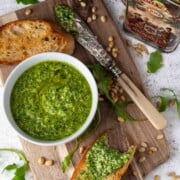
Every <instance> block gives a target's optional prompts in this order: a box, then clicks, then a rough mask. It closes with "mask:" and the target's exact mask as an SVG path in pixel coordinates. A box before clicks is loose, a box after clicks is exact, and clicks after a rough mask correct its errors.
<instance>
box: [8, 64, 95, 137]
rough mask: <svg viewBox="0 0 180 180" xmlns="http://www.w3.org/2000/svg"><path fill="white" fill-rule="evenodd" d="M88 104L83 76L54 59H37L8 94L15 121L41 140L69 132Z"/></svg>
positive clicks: (87, 110) (83, 117)
mask: <svg viewBox="0 0 180 180" xmlns="http://www.w3.org/2000/svg"><path fill="white" fill-rule="evenodd" d="M91 105H92V94H91V89H90V87H89V84H88V82H87V80H86V79H85V77H84V76H83V75H82V74H81V73H80V72H79V71H78V70H76V69H75V68H74V67H72V66H71V65H68V64H66V63H62V62H58V61H45V62H41V63H38V64H37V65H34V66H33V67H31V68H30V69H28V70H27V71H25V72H24V73H23V74H22V75H21V76H20V77H19V79H18V80H17V82H16V83H15V86H14V88H13V91H12V94H11V111H12V115H13V117H14V119H15V121H16V123H17V125H18V126H19V127H20V128H21V129H22V130H23V131H24V132H26V133H27V134H29V135H30V136H32V137H34V138H37V139H41V140H58V139H62V138H64V137H67V136H70V135H71V134H73V133H74V132H75V131H77V130H78V129H79V128H80V127H81V126H82V125H83V124H84V122H85V120H86V118H87V116H88V115H89V113H90V109H91Z"/></svg>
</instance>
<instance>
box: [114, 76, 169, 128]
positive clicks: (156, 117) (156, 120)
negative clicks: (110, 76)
mask: <svg viewBox="0 0 180 180" xmlns="http://www.w3.org/2000/svg"><path fill="white" fill-rule="evenodd" d="M117 81H118V82H119V84H120V85H121V87H122V88H123V89H124V90H125V91H126V93H127V94H128V95H129V96H130V97H131V99H132V100H133V101H134V102H135V103H136V104H137V106H138V107H139V109H140V110H141V111H142V112H143V114H144V115H145V116H146V117H147V119H148V120H149V121H150V122H151V123H152V125H153V126H154V127H155V128H156V129H163V128H165V126H166V124H167V122H166V119H165V118H164V117H163V116H162V114H160V113H159V112H158V111H157V109H156V108H155V107H154V106H153V105H152V104H151V103H150V101H149V100H148V99H147V98H146V97H145V96H144V95H143V93H142V92H141V91H140V90H139V89H138V88H137V87H136V85H135V84H134V83H133V82H132V81H131V80H130V78H129V77H128V76H127V75H126V74H124V73H122V74H121V75H120V76H119V77H118V78H117Z"/></svg>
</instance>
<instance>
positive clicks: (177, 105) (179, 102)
mask: <svg viewBox="0 0 180 180" xmlns="http://www.w3.org/2000/svg"><path fill="white" fill-rule="evenodd" d="M161 90H162V91H169V92H170V93H172V95H173V100H175V103H176V109H177V113H178V116H179V117H180V100H179V99H178V96H177V95H176V93H175V92H174V91H173V90H172V89H169V88H162V89H161Z"/></svg>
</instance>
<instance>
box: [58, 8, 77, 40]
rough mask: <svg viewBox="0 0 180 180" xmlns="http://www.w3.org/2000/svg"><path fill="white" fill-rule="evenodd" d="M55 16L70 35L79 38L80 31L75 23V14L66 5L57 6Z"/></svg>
mask: <svg viewBox="0 0 180 180" xmlns="http://www.w3.org/2000/svg"><path fill="white" fill-rule="evenodd" d="M55 15H56V18H57V20H58V22H59V23H60V24H61V26H62V27H63V28H64V29H65V30H66V31H67V32H69V33H70V34H72V35H73V36H75V37H77V36H78V31H77V27H76V24H75V21H74V18H75V13H74V12H73V11H72V9H71V8H69V7H68V6H65V5H56V6H55Z"/></svg>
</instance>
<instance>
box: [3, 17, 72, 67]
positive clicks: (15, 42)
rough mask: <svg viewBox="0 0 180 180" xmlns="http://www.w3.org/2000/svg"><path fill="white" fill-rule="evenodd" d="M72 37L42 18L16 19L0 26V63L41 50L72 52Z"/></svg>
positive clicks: (10, 61) (40, 51)
mask: <svg viewBox="0 0 180 180" xmlns="http://www.w3.org/2000/svg"><path fill="white" fill-rule="evenodd" d="M73 51H74V39H73V37H72V36H71V35H70V34H68V33H66V32H64V31H63V30H62V29H60V28H57V27H55V26H54V25H53V24H51V23H49V22H47V21H44V20H18V21H13V22H10V23H8V24H6V25H4V26H2V27H1V28H0V63H3V64H12V63H16V62H20V61H23V60H24V59H26V58H28V57H30V56H32V55H35V54H38V53H42V52H63V53H67V54H72V53H73Z"/></svg>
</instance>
